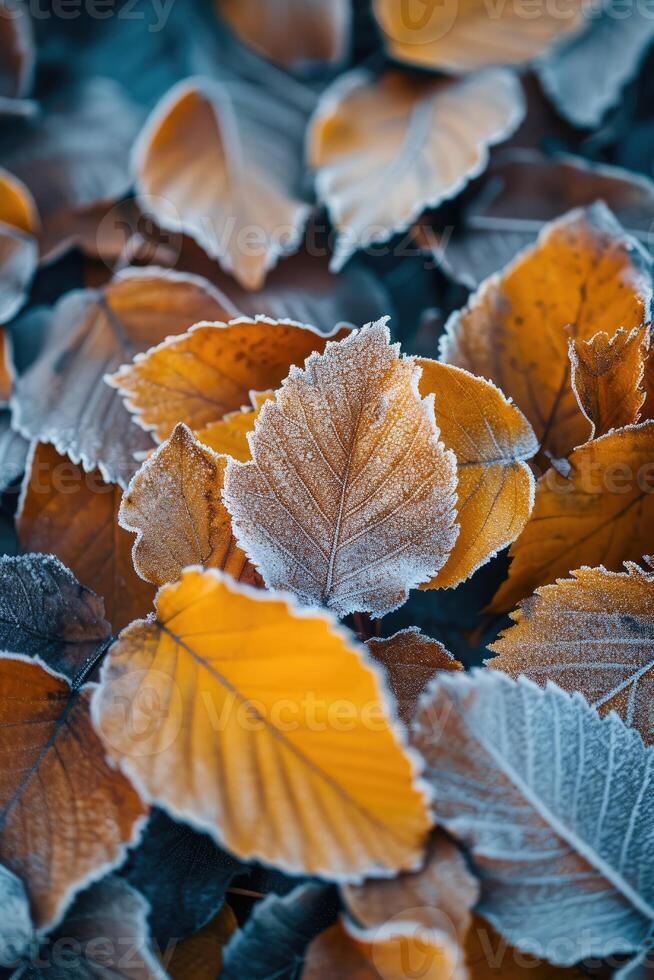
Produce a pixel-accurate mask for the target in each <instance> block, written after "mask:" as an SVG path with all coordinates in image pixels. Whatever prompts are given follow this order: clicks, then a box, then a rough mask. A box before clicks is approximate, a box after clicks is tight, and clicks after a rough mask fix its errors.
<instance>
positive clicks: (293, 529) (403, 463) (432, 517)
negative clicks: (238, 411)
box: [224, 320, 457, 615]
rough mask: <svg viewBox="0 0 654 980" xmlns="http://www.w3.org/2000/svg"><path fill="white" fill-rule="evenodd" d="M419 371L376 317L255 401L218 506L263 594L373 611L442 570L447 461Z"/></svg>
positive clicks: (449, 501)
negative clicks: (252, 422) (286, 592)
mask: <svg viewBox="0 0 654 980" xmlns="http://www.w3.org/2000/svg"><path fill="white" fill-rule="evenodd" d="M419 376H420V370H419V368H417V367H416V365H415V362H414V361H413V360H412V359H410V358H405V357H401V356H400V355H399V352H398V345H392V344H390V335H389V331H388V327H387V326H386V320H379V321H377V323H374V324H368V326H366V327H364V328H363V329H362V330H360V331H359V332H358V333H356V334H353V335H351V336H350V337H348V338H346V339H345V340H344V341H341V343H331V344H329V345H328V347H327V349H326V350H325V353H324V354H322V355H319V354H314V355H312V356H311V357H310V358H309V359H308V360H307V362H306V365H305V369H304V370H300V369H298V368H294V369H293V370H292V371H291V373H290V375H289V377H288V378H287V379H286V381H285V382H284V384H283V386H282V388H281V389H280V390H279V391H278V392H277V393H276V396H275V400H274V401H269V402H268V403H267V404H266V405H264V406H263V408H262V409H261V413H260V415H259V418H258V421H257V424H256V427H255V430H254V434H253V436H251V440H250V445H251V449H252V456H253V459H252V461H251V462H248V463H239V462H236V461H234V460H232V461H230V463H229V464H228V466H227V470H226V473H225V492H224V500H225V504H226V506H227V509H228V510H229V512H230V513H231V515H232V518H233V525H234V533H235V535H236V538H237V541H238V542H239V544H240V545H241V547H242V548H243V550H244V551H245V552H246V554H247V555H248V556H249V557H250V560H251V561H252V562H253V563H254V565H255V566H256V567H257V568H258V569H259V571H260V572H261V574H262V576H263V578H264V581H265V582H266V585H268V586H269V587H271V588H285V589H290V590H291V591H292V592H295V593H296V595H298V596H300V598H301V599H302V600H303V601H305V602H308V603H316V604H323V605H326V606H328V607H330V608H332V609H334V610H336V611H338V612H339V614H341V615H345V614H346V613H349V612H355V611H357V610H359V611H367V612H372V613H375V614H376V615H383V614H384V613H386V612H389V611H390V610H392V609H395V608H396V607H397V606H399V605H401V603H402V602H404V601H405V599H406V597H407V594H408V590H409V589H410V588H413V587H414V586H416V585H419V584H421V583H423V582H426V581H428V580H429V579H430V578H431V577H432V576H433V575H435V574H436V572H437V571H438V570H439V569H440V568H441V567H442V565H443V564H444V563H445V560H446V559H447V557H448V555H449V553H450V551H451V549H452V546H453V544H454V541H455V540H456V533H457V528H456V525H455V509H454V508H455V490H456V465H455V461H454V456H453V454H452V453H450V452H448V451H447V450H445V448H444V447H443V445H442V443H441V442H440V441H439V431H438V427H437V425H436V423H435V420H434V409H433V398H431V397H429V398H426V399H423V398H421V397H420V394H419V392H418V379H419Z"/></svg>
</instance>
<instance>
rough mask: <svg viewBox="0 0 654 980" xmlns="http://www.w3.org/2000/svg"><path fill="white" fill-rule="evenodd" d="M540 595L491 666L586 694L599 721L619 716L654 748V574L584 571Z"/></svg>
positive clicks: (525, 607) (520, 614)
mask: <svg viewBox="0 0 654 980" xmlns="http://www.w3.org/2000/svg"><path fill="white" fill-rule="evenodd" d="M572 574H573V578H570V579H561V580H559V581H558V582H557V583H556V584H555V585H548V586H546V587H545V588H542V589H538V590H537V592H536V594H535V595H533V596H531V597H530V598H529V599H527V600H526V601H525V602H523V603H521V605H520V607H519V609H517V610H516V612H514V613H512V617H511V618H512V619H513V620H514V622H515V625H514V626H512V627H511V628H510V629H508V630H506V631H505V632H504V633H502V634H501V636H500V639H499V640H498V641H497V642H496V643H494V644H492V645H491V647H490V649H491V650H493V651H494V652H495V653H497V654H498V656H497V657H494V658H493V659H492V660H489V661H488V664H489V666H490V667H493V668H495V669H496V670H503V671H505V673H507V674H510V675H511V676H512V677H516V676H517V675H518V674H525V675H526V676H527V677H529V678H530V679H531V680H532V681H534V682H535V683H536V684H545V683H546V681H548V680H552V681H554V682H555V683H556V684H558V685H559V687H562V688H563V689H564V690H565V691H581V693H582V694H583V695H584V697H585V698H586V700H587V701H588V702H589V703H590V704H592V705H593V706H594V707H596V708H597V709H598V710H599V712H600V714H602V715H605V714H606V713H607V712H609V711H616V712H617V713H618V714H619V715H620V717H621V718H622V719H623V721H624V722H625V724H627V725H628V726H629V727H630V728H637V729H638V731H639V732H640V734H641V735H642V737H643V741H644V742H645V743H646V744H648V745H649V744H652V743H654V719H653V718H652V713H651V703H652V684H653V682H654V574H653V573H652V571H651V569H650V570H645V571H643V570H642V569H641V568H639V566H638V565H633V564H631V563H628V564H627V571H626V572H618V573H615V572H607V571H606V570H605V569H604V568H581V569H579V570H578V571H576V572H573V573H572Z"/></svg>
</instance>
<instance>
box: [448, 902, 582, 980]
mask: <svg viewBox="0 0 654 980" xmlns="http://www.w3.org/2000/svg"><path fill="white" fill-rule="evenodd" d="M465 953H466V964H467V966H468V970H469V972H470V976H471V978H472V980H493V978H498V980H529V978H532V980H583V978H584V977H587V976H588V974H587V973H584V972H582V971H581V970H578V969H577V968H576V967H563V966H552V965H551V964H549V963H545V962H544V961H543V960H539V959H537V958H536V957H535V956H532V955H531V953H526V952H524V950H521V949H519V948H518V947H516V946H511V944H510V943H507V941H506V939H503V938H502V937H501V936H500V935H499V934H498V933H497V932H496V931H495V929H493V927H492V926H491V925H490V924H489V923H488V922H486V920H485V919H482V917H481V916H480V915H474V916H473V919H472V925H471V927H470V929H469V930H468V935H467V938H466V944H465Z"/></svg>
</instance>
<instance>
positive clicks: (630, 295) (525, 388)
mask: <svg viewBox="0 0 654 980" xmlns="http://www.w3.org/2000/svg"><path fill="white" fill-rule="evenodd" d="M651 295H652V288H651V280H650V275H649V258H648V257H646V256H645V254H644V253H643V252H642V250H640V248H639V247H638V245H637V243H636V242H634V241H633V240H631V239H630V238H629V237H628V236H626V235H625V234H624V232H623V231H622V230H621V228H620V226H619V225H618V224H617V222H616V221H615V219H614V218H613V216H612V215H611V213H610V212H609V211H608V209H607V208H606V207H605V206H604V205H602V204H595V205H593V206H592V207H590V208H586V209H583V210H581V209H579V210H575V211H571V212H570V213H569V214H567V215H565V216H564V217H563V218H561V219H559V220H558V221H555V222H553V223H552V224H550V225H548V226H547V228H546V229H545V231H543V233H542V234H541V235H540V237H539V239H538V243H537V244H536V245H535V246H534V247H533V248H532V249H529V250H528V251H527V252H525V253H524V254H523V255H521V256H519V257H518V258H517V259H516V260H515V261H514V262H513V263H512V264H511V265H510V266H509V267H508V268H507V269H505V270H504V271H503V272H502V273H500V274H499V275H497V276H492V277H491V278H490V279H488V280H487V281H486V282H485V283H483V284H482V286H481V287H480V289H479V291H478V292H477V293H475V295H474V296H473V297H472V299H471V300H470V302H469V303H468V305H467V306H466V307H465V309H463V310H462V311H461V312H460V313H455V314H453V316H452V317H451V318H450V320H449V321H448V325H447V332H446V335H445V336H444V337H443V338H442V345H441V360H443V361H446V362H447V363H448V364H455V365H457V366H458V367H463V368H466V369H467V370H468V371H472V372H473V373H474V374H479V375H482V376H483V377H485V378H489V379H491V380H492V381H494V382H495V383H496V384H497V385H498V386H499V387H500V388H501V389H502V391H503V392H504V393H505V394H506V395H508V396H510V397H511V398H512V399H513V400H514V401H515V403H516V404H517V406H518V407H519V408H520V409H522V411H523V412H524V413H525V415H526V416H527V418H528V419H529V421H530V422H531V424H532V426H533V427H534V430H535V432H536V436H537V437H538V440H539V442H540V443H541V446H542V449H543V451H544V452H546V454H547V455H551V456H552V457H553V458H555V459H556V458H561V457H564V456H566V455H567V454H568V453H569V452H570V450H571V449H573V448H574V447H575V446H578V445H579V444H580V443H582V442H584V441H585V439H586V434H587V431H588V427H587V423H586V420H585V419H584V417H583V415H582V414H581V413H580V411H579V408H578V405H577V401H576V399H575V396H574V392H573V391H572V386H571V384H570V362H569V359H568V334H567V333H566V330H565V327H566V326H567V325H568V324H570V325H571V327H570V331H571V335H572V336H573V337H574V338H575V339H578V340H587V339H589V338H590V337H592V336H594V334H596V333H597V332H598V331H600V330H603V329H606V332H607V333H611V334H612V333H614V332H615V330H616V329H617V328H618V327H624V328H625V329H626V330H632V329H633V328H634V327H640V326H642V324H643V323H644V322H645V320H646V319H647V317H648V315H649V304H650V301H651ZM566 571H567V569H566Z"/></svg>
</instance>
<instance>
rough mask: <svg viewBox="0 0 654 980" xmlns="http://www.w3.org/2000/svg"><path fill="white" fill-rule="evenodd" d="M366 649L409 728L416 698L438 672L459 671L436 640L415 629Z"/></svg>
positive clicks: (460, 665)
mask: <svg viewBox="0 0 654 980" xmlns="http://www.w3.org/2000/svg"><path fill="white" fill-rule="evenodd" d="M367 646H368V649H369V650H370V652H371V654H372V655H373V657H374V658H375V660H376V661H377V662H378V663H380V664H381V665H382V666H383V668H384V670H385V672H386V676H387V678H388V683H389V685H390V688H391V691H392V692H393V695H394V697H395V702H396V705H397V710H398V714H399V716H400V718H401V719H402V721H403V722H404V723H405V724H407V725H408V724H410V722H411V721H412V719H413V716H414V714H415V709H416V705H417V703H418V699H419V698H420V695H421V694H422V692H423V691H424V690H425V688H426V687H427V685H428V684H429V681H430V680H431V679H432V678H433V677H434V675H435V674H436V673H437V672H438V671H439V670H463V664H461V663H459V661H458V660H455V659H454V657H453V656H452V654H451V653H450V652H449V651H448V650H446V649H445V647H444V646H443V644H442V643H439V642H438V640H432V639H431V638H430V637H428V636H425V635H424V634H423V633H421V632H420V630H419V629H418V627H417V626H411V627H410V628H409V629H404V630H400V632H399V633H395V634H394V635H393V636H390V637H388V639H385V640H378V639H376V638H373V639H371V640H368V643H367Z"/></svg>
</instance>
